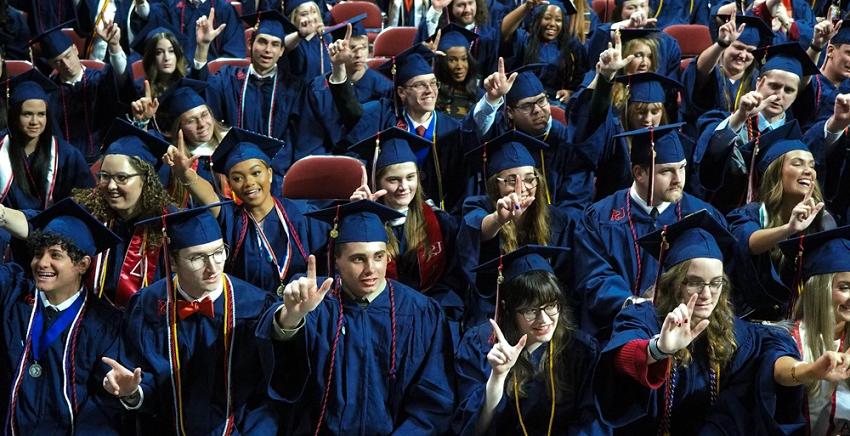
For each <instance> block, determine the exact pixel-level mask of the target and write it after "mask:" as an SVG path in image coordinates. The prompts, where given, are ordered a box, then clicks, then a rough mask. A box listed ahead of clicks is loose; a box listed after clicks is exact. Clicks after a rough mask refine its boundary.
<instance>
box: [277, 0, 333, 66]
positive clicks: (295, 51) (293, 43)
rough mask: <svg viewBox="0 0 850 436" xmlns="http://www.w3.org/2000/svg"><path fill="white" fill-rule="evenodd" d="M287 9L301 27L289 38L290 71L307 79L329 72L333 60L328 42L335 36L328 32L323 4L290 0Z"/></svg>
mask: <svg viewBox="0 0 850 436" xmlns="http://www.w3.org/2000/svg"><path fill="white" fill-rule="evenodd" d="M283 13H284V16H285V17H286V18H288V19H289V22H290V23H292V24H293V25H294V26H295V27H296V28H297V29H298V32H297V33H296V34H294V35H291V36H287V38H286V54H285V56H284V59H283V64H284V65H285V68H286V69H287V71H289V73H290V74H292V75H293V76H297V77H301V78H302V80H303V81H304V82H307V83H309V82H311V81H312V80H313V79H314V78H316V77H319V76H324V75H325V74H326V73H329V72H330V71H331V62H330V57H329V56H328V47H327V46H328V44H330V43H331V42H332V41H333V39H332V36H331V35H329V34H328V32H326V29H325V24H324V22H323V21H322V14H321V11H320V10H319V5H318V4H317V3H316V2H315V1H313V0H290V1H288V2H286V4H285V7H284V11H283Z"/></svg>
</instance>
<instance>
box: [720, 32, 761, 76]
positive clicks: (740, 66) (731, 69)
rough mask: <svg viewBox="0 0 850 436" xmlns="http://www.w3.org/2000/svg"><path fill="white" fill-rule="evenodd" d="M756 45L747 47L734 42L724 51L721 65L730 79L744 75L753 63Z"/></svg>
mask: <svg viewBox="0 0 850 436" xmlns="http://www.w3.org/2000/svg"><path fill="white" fill-rule="evenodd" d="M755 49H756V47H755V46H754V45H747V44H744V43H743V42H741V41H735V42H733V43H732V44H731V45H730V46H729V47H726V48H725V49H724V50H723V54H722V55H721V57H720V65H722V66H723V71H724V72H725V73H726V74H727V76H728V77H736V76H738V75H740V74H741V73H743V72H744V71H745V70H746V69H747V68H748V67H749V66H750V65H751V64H752V63H753V59H755V58H754V57H753V51H754V50H755Z"/></svg>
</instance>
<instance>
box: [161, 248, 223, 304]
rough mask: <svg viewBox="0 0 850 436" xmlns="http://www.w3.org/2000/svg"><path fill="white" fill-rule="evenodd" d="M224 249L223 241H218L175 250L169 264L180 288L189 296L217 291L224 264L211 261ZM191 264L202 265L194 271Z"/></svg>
mask: <svg viewBox="0 0 850 436" xmlns="http://www.w3.org/2000/svg"><path fill="white" fill-rule="evenodd" d="M224 249H225V248H224V241H223V240H221V239H218V240H215V241H211V242H207V243H206V244H201V245H196V246H194V247H186V248H181V249H179V250H177V253H176V256H172V257H171V262H172V268H173V269H174V272H175V274H177V280H178V282H179V283H180V287H181V288H182V289H183V290H184V291H186V292H187V293H189V294H191V295H201V294H203V293H205V292H213V291H215V290H217V289H218V287H219V286H220V284H221V273H222V271H223V270H224V262H221V263H218V262H216V261H215V260H213V256H214V254H213V253H216V252H221V250H224ZM199 260H201V261H200V262H199ZM192 263H197V264H203V266H202V267H200V268H198V269H194V267H193V265H192Z"/></svg>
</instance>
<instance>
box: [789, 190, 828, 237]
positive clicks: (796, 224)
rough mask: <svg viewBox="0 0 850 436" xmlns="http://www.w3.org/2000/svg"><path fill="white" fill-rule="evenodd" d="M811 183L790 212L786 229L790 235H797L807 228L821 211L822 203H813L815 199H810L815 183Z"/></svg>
mask: <svg viewBox="0 0 850 436" xmlns="http://www.w3.org/2000/svg"><path fill="white" fill-rule="evenodd" d="M811 182H812V186H811V187H809V190H808V192H806V195H805V196H804V197H803V201H801V202H799V203H797V205H796V206H794V209H792V210H791V217H790V218H788V229H789V230H790V231H791V234H797V233H800V232H802V231H803V230H806V229H807V228H809V226H810V225H812V222H813V221H814V220H815V218H816V217H817V215H818V213H819V212H820V211H821V209H823V202H820V203H815V199H814V198H812V193H813V192H814V190H815V186H814V183H815V181H814V180H812V181H811Z"/></svg>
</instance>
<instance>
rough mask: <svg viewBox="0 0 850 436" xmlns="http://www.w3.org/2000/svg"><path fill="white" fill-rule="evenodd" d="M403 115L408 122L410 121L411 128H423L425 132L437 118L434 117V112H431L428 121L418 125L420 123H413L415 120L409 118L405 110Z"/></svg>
mask: <svg viewBox="0 0 850 436" xmlns="http://www.w3.org/2000/svg"><path fill="white" fill-rule="evenodd" d="M404 114H405V115H406V116H407V119H408V120H410V124H411V125H412V127H413V128H414V129H416V128H417V127H419V126H423V127H425V130H428V127H430V126H431V123H432V122H433V121H434V120H435V119H437V117H436V116H434V111H431V116H430V117H428V121H425V122H424V123H420V122H418V121H415V120H414V119H413V118H412V117H411V116H410V114H409V113H407V110H405V111H404Z"/></svg>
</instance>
